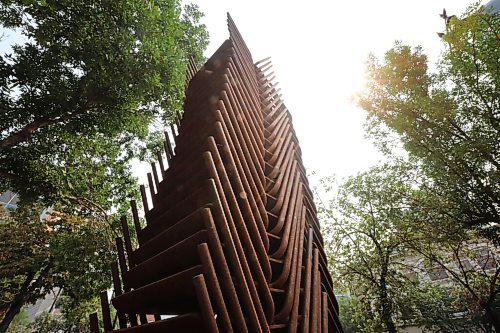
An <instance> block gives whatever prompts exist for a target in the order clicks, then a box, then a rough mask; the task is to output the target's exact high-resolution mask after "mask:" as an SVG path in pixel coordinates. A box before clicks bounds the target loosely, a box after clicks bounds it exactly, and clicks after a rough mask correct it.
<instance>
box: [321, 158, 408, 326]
mask: <svg viewBox="0 0 500 333" xmlns="http://www.w3.org/2000/svg"><path fill="white" fill-rule="evenodd" d="M405 171H406V170H404V169H400V170H398V169H396V168H391V167H390V166H388V165H386V166H382V167H378V168H375V169H372V170H371V171H370V172H366V173H362V174H359V175H358V176H354V177H350V178H348V179H347V180H346V181H345V182H344V183H343V184H342V185H341V186H340V187H339V189H338V191H337V192H338V194H337V195H336V197H335V199H334V200H333V201H332V202H331V203H330V204H329V206H328V207H325V206H323V207H321V209H320V212H321V214H322V218H323V219H324V220H327V221H328V223H327V224H326V228H328V230H327V232H326V233H325V234H327V235H331V237H332V239H329V240H328V243H329V244H330V245H329V249H330V251H329V262H330V263H331V264H332V269H331V271H332V273H333V274H334V275H335V278H334V281H338V282H340V283H341V284H340V286H339V288H342V289H341V290H345V289H347V290H349V291H350V292H351V294H352V295H353V300H354V301H355V302H354V303H353V304H352V306H354V308H355V311H354V312H355V313H356V316H357V317H358V321H360V322H364V331H366V332H390V333H395V332H397V325H398V323H400V322H402V321H405V320H408V319H410V318H411V317H412V316H413V314H411V313H407V311H406V310H407V309H411V307H410V306H409V305H408V304H406V303H407V300H408V297H409V295H407V294H405V292H404V290H407V289H408V288H406V287H405V286H406V285H408V284H409V283H411V281H409V280H408V278H407V277H406V276H405V275H404V274H403V273H402V272H404V271H405V270H406V269H407V266H408V264H407V263H406V262H405V261H404V253H405V249H406V244H407V242H408V241H409V240H410V237H411V234H409V233H406V232H405V231H404V228H405V226H406V225H407V224H408V223H407V219H408V218H409V216H410V214H409V211H408V202H407V196H406V193H407V192H408V191H409V186H408V185H407V183H405V182H402V181H401V179H400V177H403V176H404V177H406V175H405ZM391 172H392V174H393V175H392V176H391V175H389V173H391ZM396 174H397V175H399V176H400V177H396V176H395V175H396ZM327 184H328V182H327Z"/></svg>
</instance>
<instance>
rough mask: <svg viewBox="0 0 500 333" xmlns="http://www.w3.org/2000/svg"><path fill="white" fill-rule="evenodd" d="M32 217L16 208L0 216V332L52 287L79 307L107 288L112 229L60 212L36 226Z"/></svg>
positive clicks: (33, 214)
mask: <svg viewBox="0 0 500 333" xmlns="http://www.w3.org/2000/svg"><path fill="white" fill-rule="evenodd" d="M38 212H39V211H38V210H28V209H25V208H19V209H18V210H16V211H15V212H11V213H8V212H5V211H3V213H2V214H1V216H0V246H1V247H2V254H1V256H0V281H1V284H0V295H1V302H0V316H1V318H2V320H1V322H0V332H5V330H6V329H7V327H8V326H9V324H10V322H11V321H12V320H13V319H14V317H15V316H16V315H17V314H18V313H19V311H20V310H21V308H22V307H23V306H24V305H27V304H30V303H34V302H35V301H36V300H37V299H38V298H40V297H42V296H44V295H45V294H46V293H47V292H48V291H50V290H53V289H54V288H55V287H59V288H60V289H63V290H64V294H65V295H67V296H68V297H70V298H71V299H72V301H73V302H75V303H76V304H79V303H81V304H84V303H85V302H86V301H88V300H91V299H92V298H93V297H94V296H95V294H96V291H99V290H104V289H107V288H108V287H109V286H110V277H109V274H108V271H109V265H110V262H111V260H112V258H113V257H114V254H115V249H114V246H113V236H114V232H113V229H112V228H111V227H110V226H108V225H103V221H99V220H97V219H95V218H84V217H80V216H77V215H68V214H62V213H52V215H51V217H50V218H49V219H45V220H43V221H40V218H39V213H38ZM68 304H69V303H68ZM76 304H75V305H76ZM67 308H70V306H67Z"/></svg>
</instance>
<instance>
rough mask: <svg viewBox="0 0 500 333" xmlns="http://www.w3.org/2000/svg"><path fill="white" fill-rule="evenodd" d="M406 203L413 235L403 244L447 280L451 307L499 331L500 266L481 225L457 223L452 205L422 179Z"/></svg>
mask: <svg viewBox="0 0 500 333" xmlns="http://www.w3.org/2000/svg"><path fill="white" fill-rule="evenodd" d="M410 202H411V207H412V208H411V214H412V221H413V222H412V224H413V226H411V227H410V228H411V229H412V234H413V237H412V239H411V241H410V242H409V243H408V247H409V248H410V249H411V250H412V251H413V252H414V253H415V254H417V255H419V256H420V257H422V258H424V259H425V260H426V261H427V263H429V264H430V265H432V266H434V267H436V268H437V269H440V270H442V271H443V272H445V274H446V275H447V276H448V277H449V279H450V281H452V283H453V288H452V289H453V292H454V294H455V295H456V297H455V300H454V304H453V305H454V307H455V310H457V309H460V311H458V310H457V311H456V312H460V313H464V314H466V316H467V317H469V319H470V321H471V322H472V321H473V320H475V321H476V322H477V323H483V324H482V326H484V327H489V326H493V327H494V328H495V330H496V332H500V321H499V318H500V265H499V264H498V261H497V258H495V255H494V252H496V247H495V245H494V244H493V242H492V241H490V240H488V239H486V238H484V237H482V233H481V231H480V230H479V231H478V230H468V229H464V228H463V226H462V225H461V224H460V223H457V221H456V220H455V216H457V214H456V213H454V212H453V209H454V206H453V204H450V203H449V202H448V198H447V197H440V196H439V195H436V194H435V193H433V192H432V191H429V186H425V183H424V184H422V185H421V186H420V188H419V189H416V190H414V191H413V192H412V193H411V194H410ZM485 332H491V330H490V331H487V330H485Z"/></svg>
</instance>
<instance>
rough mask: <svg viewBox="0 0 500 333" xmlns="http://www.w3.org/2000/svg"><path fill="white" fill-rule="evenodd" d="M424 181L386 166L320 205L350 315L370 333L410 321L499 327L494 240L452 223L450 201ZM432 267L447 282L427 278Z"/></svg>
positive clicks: (399, 166)
mask: <svg viewBox="0 0 500 333" xmlns="http://www.w3.org/2000/svg"><path fill="white" fill-rule="evenodd" d="M325 183H326V185H327V186H330V187H331V181H330V180H327V181H325ZM429 183H430V180H429V179H428V178H426V177H425V174H424V173H423V172H421V171H420V170H419V169H418V168H415V167H414V164H412V163H402V162H400V163H392V164H385V165H382V166H379V167H374V168H372V169H370V170H369V171H367V172H365V173H361V174H359V175H357V176H354V177H350V178H348V179H347V180H346V181H345V182H344V183H343V184H342V185H341V186H340V187H339V189H338V190H337V191H336V193H337V194H336V197H335V198H334V200H332V201H331V202H330V204H329V205H328V206H327V207H325V206H324V205H320V206H323V207H322V208H321V209H320V212H321V213H322V215H323V218H324V219H325V220H326V221H328V223H327V224H326V228H327V233H326V234H328V235H330V237H329V238H327V241H328V244H329V245H328V248H329V249H330V251H329V254H330V260H329V261H330V262H331V263H332V266H333V267H332V272H333V274H334V275H336V277H335V278H334V281H337V283H338V288H339V289H340V290H349V291H350V292H351V294H352V302H350V313H351V316H350V318H347V319H350V320H351V322H353V323H354V324H356V325H358V327H361V328H362V329H364V330H366V331H369V332H381V331H388V332H396V331H397V326H407V325H411V326H413V325H416V326H422V327H426V328H428V329H429V330H431V331H441V332H457V333H458V332H469V331H470V330H471V329H474V330H478V329H483V331H484V332H491V330H488V327H490V326H493V327H495V328H496V330H497V331H498V326H497V324H498V323H497V320H498V319H497V318H498V317H499V315H498V304H499V301H500V297H499V293H500V279H499V274H500V266H498V264H497V263H496V261H495V258H494V257H493V254H492V253H491V250H492V249H494V246H493V244H492V243H491V242H488V241H487V240H486V239H484V238H482V237H481V236H480V233H479V232H478V231H476V232H474V231H470V230H466V229H464V228H463V227H462V226H461V225H460V224H459V223H457V222H456V220H455V219H454V216H455V215H456V214H454V213H453V211H452V210H451V209H453V207H454V206H453V205H449V204H448V203H447V198H443V197H439V196H438V195H436V194H435V193H433V192H432V191H429ZM330 190H331V188H330ZM324 225H325V224H324ZM434 269H439V270H443V271H444V274H448V276H449V279H450V281H451V282H452V283H451V285H449V286H444V285H443V286H440V285H439V284H436V283H433V282H432V281H429V274H430V272H432V270H434ZM427 281H429V282H427ZM352 313H354V315H352ZM431 314H433V315H431Z"/></svg>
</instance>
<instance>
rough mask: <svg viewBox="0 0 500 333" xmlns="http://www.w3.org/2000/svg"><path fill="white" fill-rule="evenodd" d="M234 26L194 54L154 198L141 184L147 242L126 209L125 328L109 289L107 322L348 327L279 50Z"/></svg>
mask: <svg viewBox="0 0 500 333" xmlns="http://www.w3.org/2000/svg"><path fill="white" fill-rule="evenodd" d="M228 26H229V32H230V38H229V39H228V40H226V41H225V42H224V43H223V44H222V46H221V47H220V48H219V49H218V50H217V51H216V52H215V54H214V55H213V56H212V57H211V58H210V59H209V60H208V61H207V63H206V64H205V65H204V66H203V68H201V69H200V70H199V71H196V68H195V67H194V65H193V63H190V64H189V67H188V80H189V84H188V88H187V91H186V101H185V106H184V113H183V117H182V119H179V120H178V121H177V123H180V126H177V125H176V126H172V128H171V132H170V133H165V137H166V141H165V154H166V161H164V160H163V159H162V154H158V156H159V161H158V164H156V163H153V164H152V167H153V173H152V174H148V182H149V190H150V195H149V199H148V194H147V192H146V189H145V188H144V187H143V186H142V187H141V194H142V200H143V204H144V205H143V206H144V209H145V220H146V223H147V224H146V226H144V227H141V226H140V223H139V214H138V212H137V207H136V203H135V201H132V202H131V206H132V219H133V224H131V225H134V229H135V233H136V235H137V239H138V243H139V247H138V248H136V249H133V247H132V242H131V239H130V234H129V230H128V223H127V220H126V218H123V219H122V221H121V222H122V229H123V234H124V237H123V239H121V238H118V239H117V248H118V262H117V263H114V264H113V265H112V276H113V284H114V290H115V292H114V296H113V298H112V300H111V304H112V306H113V307H114V308H115V309H116V312H117V316H116V317H117V319H118V324H119V328H115V327H113V325H115V323H114V322H112V319H111V316H110V313H109V311H110V310H109V305H108V296H107V294H106V293H105V292H104V293H103V294H101V303H102V305H103V306H102V310H103V318H104V326H105V330H106V331H114V332H140V333H143V332H270V331H273V332H341V330H342V329H341V326H340V322H339V319H338V305H337V302H336V299H335V296H334V294H333V289H332V280H331V277H330V275H329V274H328V270H327V260H326V255H325V253H324V251H323V240H322V237H321V233H320V228H319V223H318V219H317V214H316V208H315V206H314V203H313V197H312V193H311V191H310V189H309V187H308V183H307V179H306V174H305V170H304V167H303V165H302V162H301V153H300V148H299V144H298V141H297V138H296V136H295V132H294V130H293V126H292V119H291V116H290V113H289V112H288V110H287V108H286V106H285V105H284V103H283V101H282V99H281V96H280V94H279V89H278V88H277V87H276V85H275V84H274V83H273V73H272V69H271V63H270V61H269V60H268V59H265V60H262V61H260V62H257V63H255V64H254V62H253V60H252V57H251V55H250V52H249V51H248V49H247V47H246V45H245V43H244V42H243V40H242V38H241V36H240V34H239V32H238V30H237V29H236V27H235V25H234V23H233V21H232V20H231V18H230V17H228ZM171 136H172V137H173V142H172V141H171V140H170V137H171ZM156 165H159V166H160V170H156ZM167 165H168V168H167ZM91 319H92V321H91V322H92V325H91V327H92V331H93V332H94V333H97V332H98V328H97V326H96V317H95V315H94V316H92V318H91ZM148 321H149V322H148ZM115 322H116V320H115Z"/></svg>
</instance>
